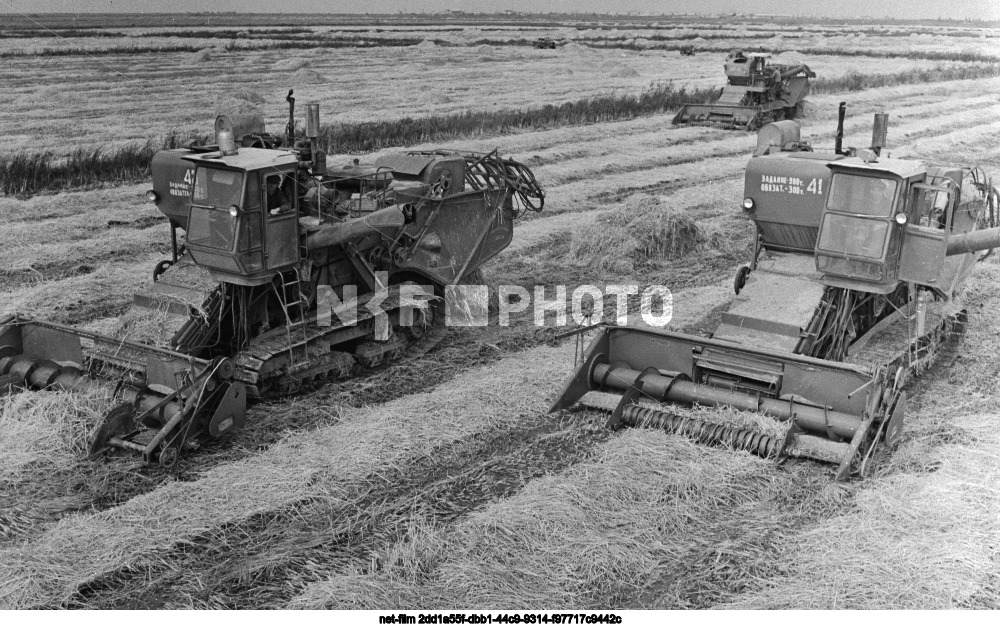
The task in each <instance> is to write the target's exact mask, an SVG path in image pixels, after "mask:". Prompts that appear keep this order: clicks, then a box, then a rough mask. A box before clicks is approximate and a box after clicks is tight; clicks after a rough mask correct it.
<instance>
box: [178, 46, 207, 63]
mask: <svg viewBox="0 0 1000 628" xmlns="http://www.w3.org/2000/svg"><path fill="white" fill-rule="evenodd" d="M213 52H214V50H213V49H212V48H204V49H202V50H199V51H198V52H192V53H191V54H189V55H187V56H186V57H184V64H185V65H197V64H199V63H204V62H206V61H210V60H211V59H212V53H213Z"/></svg>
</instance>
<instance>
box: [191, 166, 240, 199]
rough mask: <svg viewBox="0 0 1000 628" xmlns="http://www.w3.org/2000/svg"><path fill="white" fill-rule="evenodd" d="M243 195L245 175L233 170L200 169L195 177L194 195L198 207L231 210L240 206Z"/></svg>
mask: <svg viewBox="0 0 1000 628" xmlns="http://www.w3.org/2000/svg"><path fill="white" fill-rule="evenodd" d="M242 193H243V174H242V173H240V172H234V171H232V170H218V169H215V168H205V167H200V168H198V170H197V171H196V172H195V175H194V195H193V197H192V199H191V200H192V201H193V202H194V203H195V204H196V205H207V206H208V207H218V208H222V209H226V210H228V209H229V206H230V205H238V204H239V202H240V195H241V194H242Z"/></svg>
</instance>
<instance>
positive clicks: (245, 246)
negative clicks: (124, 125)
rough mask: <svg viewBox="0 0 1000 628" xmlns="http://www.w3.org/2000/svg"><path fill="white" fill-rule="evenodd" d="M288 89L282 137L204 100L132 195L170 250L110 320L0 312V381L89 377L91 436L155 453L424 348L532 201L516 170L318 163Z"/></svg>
mask: <svg viewBox="0 0 1000 628" xmlns="http://www.w3.org/2000/svg"><path fill="white" fill-rule="evenodd" d="M288 100H289V103H290V105H291V107H290V115H289V117H290V120H289V131H288V134H287V137H286V139H285V141H284V146H285V147H281V144H282V142H281V140H279V139H278V138H275V137H273V136H271V135H269V134H267V133H265V132H264V129H263V127H262V125H260V124H259V123H258V122H255V121H253V120H250V121H249V122H248V121H247V120H245V119H237V120H236V121H235V123H234V121H233V120H230V119H229V118H226V117H220V118H219V120H217V122H216V139H217V144H216V145H211V146H196V145H191V146H188V147H187V148H182V149H175V150H166V151H161V152H159V153H157V154H156V156H155V157H154V158H153V164H152V171H153V189H152V190H150V191H149V192H148V193H147V196H148V197H149V199H150V200H152V201H153V202H155V203H156V206H157V208H158V209H159V210H160V211H161V212H162V213H163V214H164V215H165V216H167V218H169V219H170V228H171V241H172V243H173V255H172V257H171V259H168V260H164V261H162V262H160V263H159V264H157V265H156V268H155V269H153V283H152V284H151V285H150V286H149V288H148V289H147V290H145V291H144V292H143V293H141V294H137V295H136V296H135V304H134V305H133V308H132V310H130V311H129V312H127V313H126V314H125V315H124V316H123V317H122V319H121V320H122V321H124V322H123V324H122V327H121V329H120V330H119V333H115V334H112V335H100V334H95V333H89V332H86V331H83V330H78V329H74V328H71V327H66V326H62V325H56V324H52V323H47V322H43V321H34V320H30V319H28V318H24V317H21V316H15V317H11V318H9V319H7V320H3V321H0V393H2V392H3V391H14V392H16V391H18V390H22V389H26V388H27V389H47V388H55V389H63V390H84V389H96V390H103V391H106V392H107V394H108V395H109V396H112V397H113V398H115V399H117V400H120V402H121V404H120V405H118V406H116V407H115V408H114V409H113V410H111V412H109V413H108V415H107V416H106V417H105V419H104V421H103V423H102V424H101V425H100V427H99V429H98V430H97V434H96V438H95V439H94V442H93V446H92V452H93V453H95V454H96V453H99V452H102V451H104V450H106V449H107V448H109V447H117V448H124V449H131V450H135V451H137V452H139V453H141V454H142V456H143V458H144V460H145V461H146V462H147V463H151V462H157V461H158V462H159V464H160V465H163V466H167V467H169V466H171V465H173V464H174V463H175V462H176V461H177V459H178V456H179V454H180V452H181V451H182V449H183V448H184V446H185V444H187V443H189V442H190V441H191V440H192V439H195V438H196V437H197V438H199V439H206V438H223V437H227V436H230V435H232V434H234V433H236V432H237V431H238V430H239V429H240V428H241V427H242V425H243V423H244V421H245V416H246V407H247V404H248V402H252V401H254V400H257V399H261V398H267V397H273V396H280V395H287V394H291V393H295V392H297V391H300V390H308V389H310V388H313V387H315V386H317V385H319V384H321V383H323V382H325V381H327V380H330V379H334V378H339V377H344V376H348V375H350V374H352V373H354V372H355V371H356V370H357V369H358V368H363V367H373V366H376V365H378V364H380V363H382V362H384V361H387V360H393V359H397V358H400V357H403V356H414V355H418V354H420V353H422V352H424V351H426V350H428V349H429V348H431V347H432V346H433V345H434V344H435V343H436V342H437V341H438V340H439V339H440V338H441V337H442V335H443V333H444V327H443V324H444V323H443V318H444V317H443V307H442V298H441V297H442V295H443V292H444V290H445V288H446V287H447V286H450V285H453V284H456V283H458V282H459V281H461V280H463V279H464V278H467V277H469V275H470V274H472V273H475V272H476V270H477V269H478V268H479V267H480V266H482V264H484V263H485V262H486V261H488V260H489V259H491V258H492V257H494V256H495V255H496V254H497V253H499V252H500V251H502V250H503V249H504V248H506V247H507V245H508V244H509V243H510V241H511V237H512V235H513V222H514V220H515V219H516V218H517V217H518V216H519V215H520V214H521V213H522V212H524V211H526V210H532V211H539V210H541V209H542V206H543V204H544V194H543V192H542V189H541V187H540V186H539V185H538V183H537V182H536V181H535V178H534V176H533V174H532V173H531V171H530V170H529V169H528V168H527V167H525V166H523V165H521V164H520V163H518V162H516V161H514V160H511V159H505V158H502V157H501V156H500V155H499V154H498V153H497V152H496V151H494V152H491V153H487V154H480V153H455V152H450V151H430V152H410V153H400V154H391V155H388V156H385V157H382V158H380V159H379V160H377V161H376V162H375V164H373V165H370V166H369V165H361V164H358V163H357V160H355V162H354V163H351V164H347V165H346V166H344V167H327V166H326V157H325V155H324V153H323V152H322V151H320V150H319V149H318V148H317V138H318V135H319V106H318V105H308V106H307V113H308V116H307V121H306V122H307V123H306V136H307V137H306V138H305V139H302V140H298V141H296V139H295V137H294V135H293V132H294V131H293V130H294V128H295V125H294V99H293V98H292V97H291V93H289V98H288ZM180 231H183V233H184V238H183V243H182V244H179V242H180V239H179V236H178V234H179V232H180ZM123 338H125V339H126V340H123Z"/></svg>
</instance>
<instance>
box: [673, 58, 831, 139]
mask: <svg viewBox="0 0 1000 628" xmlns="http://www.w3.org/2000/svg"><path fill="white" fill-rule="evenodd" d="M681 54H684V53H683V52H681ZM770 58H771V55H769V54H767V53H763V52H743V51H742V50H734V51H733V52H732V53H730V55H729V56H728V57H727V58H726V63H725V68H726V79H727V81H728V84H727V85H726V86H725V88H723V90H722V95H721V96H720V98H719V100H718V102H715V103H712V104H707V105H706V104H701V103H691V104H686V105H684V106H683V107H682V108H681V110H680V111H679V112H677V115H676V116H674V119H673V124H687V125H698V126H717V127H724V128H728V129H738V128H743V129H746V130H748V131H753V130H756V129H759V128H760V127H762V126H763V125H765V124H767V123H769V122H775V121H778V120H791V119H792V118H795V117H797V116H799V115H800V114H801V112H802V106H803V105H802V101H803V99H804V98H805V97H806V96H807V95H808V94H809V79H811V78H816V73H815V72H813V71H812V70H810V69H809V66H807V65H805V64H801V63H800V64H797V65H781V64H777V63H771V62H770Z"/></svg>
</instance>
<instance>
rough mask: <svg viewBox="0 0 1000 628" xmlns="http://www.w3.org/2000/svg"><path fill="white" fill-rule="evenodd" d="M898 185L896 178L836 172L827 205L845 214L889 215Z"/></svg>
mask: <svg viewBox="0 0 1000 628" xmlns="http://www.w3.org/2000/svg"><path fill="white" fill-rule="evenodd" d="M898 185H899V184H898V182H897V181H896V180H894V179H879V178H876V177H862V176H858V175H851V174H844V173H835V174H834V175H833V181H832V183H831V184H830V196H829V197H828V198H827V202H826V207H827V209H829V210H832V211H835V212H842V213H845V214H857V215H862V216H880V217H882V216H884V217H888V216H890V215H892V206H893V199H894V198H895V196H896V188H897V187H898Z"/></svg>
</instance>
